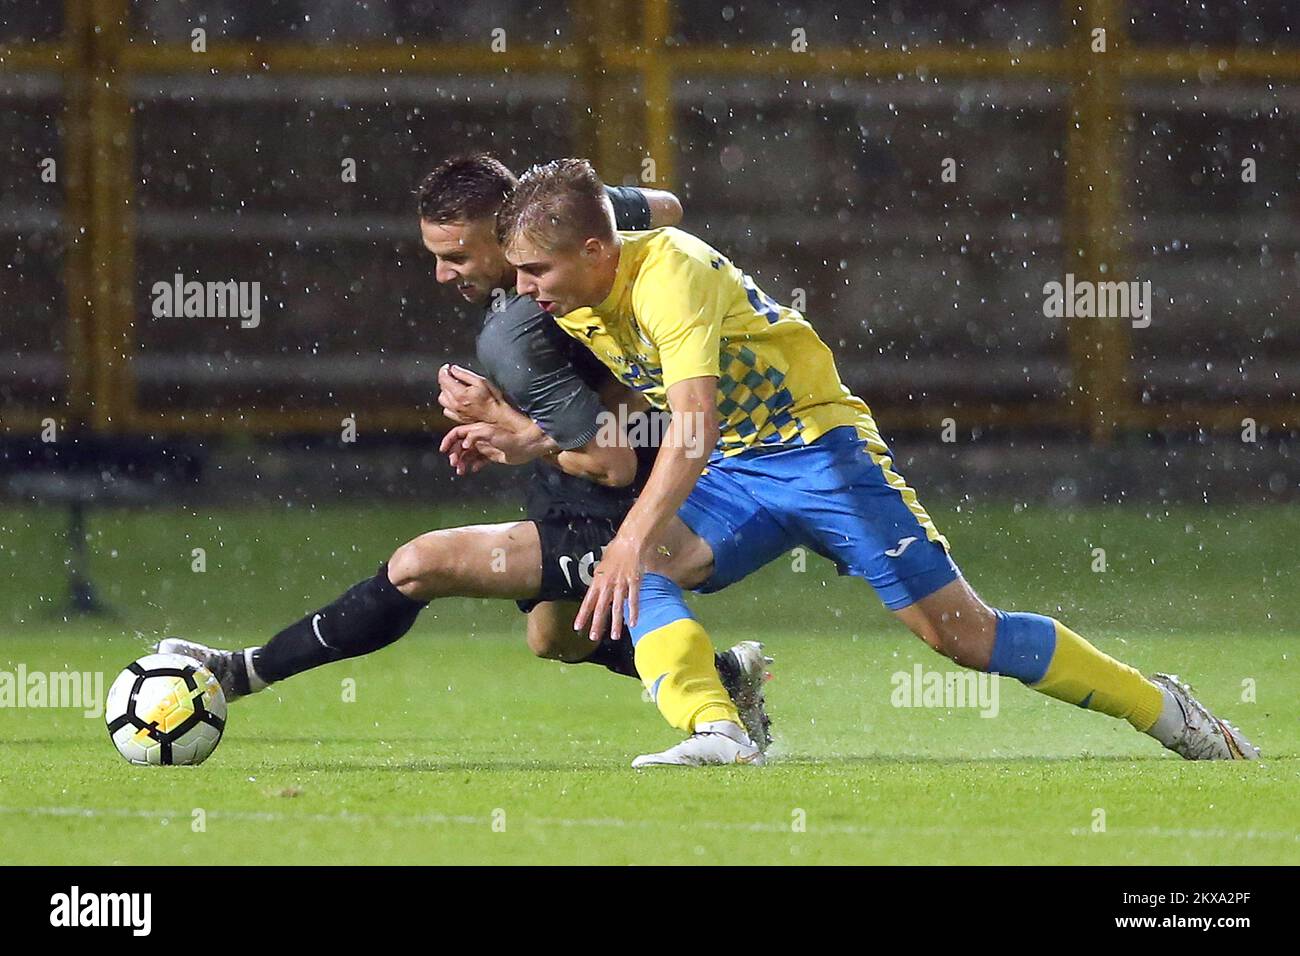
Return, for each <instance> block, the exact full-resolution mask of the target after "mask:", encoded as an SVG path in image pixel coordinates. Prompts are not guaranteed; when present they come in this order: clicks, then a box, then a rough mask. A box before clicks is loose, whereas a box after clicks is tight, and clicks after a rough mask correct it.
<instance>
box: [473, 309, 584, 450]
mask: <svg viewBox="0 0 1300 956" xmlns="http://www.w3.org/2000/svg"><path fill="white" fill-rule="evenodd" d="M527 308H528V309H529V310H530V311H531V312H535V313H536V314H535V315H531V314H530V315H528V316H525V317H522V318H521V317H519V316H500V317H496V318H495V320H494V321H489V322H488V324H487V325H486V326H485V327H484V329H483V331H482V332H481V333H480V334H479V337H478V361H479V365H480V366H481V367H482V368H483V369H484V374H486V375H487V377H488V378H490V379H491V380H492V381H494V382H496V384H497V385H498V386H499V387H500V388H501V390H502V391H503V392H505V394H506V396H507V397H508V398H509V399H510V401H511V403H512V404H514V405H515V406H516V407H518V408H519V410H520V411H522V412H523V413H524V414H525V415H527V416H528V417H529V418H531V419H532V420H533V421H535V422H536V423H537V424H538V426H539V427H540V428H541V429H542V431H544V432H545V433H546V434H547V436H549V437H550V438H551V439H553V440H554V441H555V443H556V444H557V445H559V446H560V448H562V449H564V450H565V451H572V450H573V449H575V448H581V447H582V446H583V445H585V444H587V443H588V442H589V441H591V440H592V439H593V438H595V437H596V433H597V432H598V431H599V430H600V421H599V415H600V413H601V411H602V410H603V406H602V405H601V402H600V396H599V395H598V394H597V392H596V389H597V388H598V387H599V384H598V382H596V381H593V380H590V379H591V378H592V376H591V375H590V374H589V375H587V376H584V375H583V374H580V369H579V368H578V367H577V366H576V365H575V363H574V362H573V356H572V355H571V354H570V349H569V348H568V347H567V346H568V343H569V342H570V341H571V340H570V339H569V337H568V336H567V335H565V334H564V333H563V332H562V331H560V329H559V328H558V327H556V326H555V323H553V322H552V321H550V318H549V317H548V316H547V315H546V313H544V312H541V311H538V310H537V308H536V306H535V305H533V303H532V301H531V300H527ZM574 344H576V343H574ZM601 372H602V373H603V372H604V370H603V367H602V369H601ZM606 374H607V373H606Z"/></svg>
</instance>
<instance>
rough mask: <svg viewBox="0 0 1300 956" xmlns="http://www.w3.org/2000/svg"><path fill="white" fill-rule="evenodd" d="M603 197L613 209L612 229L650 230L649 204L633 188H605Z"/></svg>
mask: <svg viewBox="0 0 1300 956" xmlns="http://www.w3.org/2000/svg"><path fill="white" fill-rule="evenodd" d="M605 195H606V196H608V197H609V201H610V204H611V205H612V206H613V207H614V228H615V229H620V230H623V231H632V232H635V231H638V230H640V231H644V230H646V229H649V228H650V202H649V200H647V199H646V198H645V193H643V192H642V191H641V190H639V189H637V188H636V187H635V186H606V187H605Z"/></svg>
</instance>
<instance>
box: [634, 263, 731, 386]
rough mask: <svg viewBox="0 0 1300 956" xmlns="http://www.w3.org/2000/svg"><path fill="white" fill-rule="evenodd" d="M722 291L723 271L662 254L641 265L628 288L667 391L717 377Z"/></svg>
mask: <svg viewBox="0 0 1300 956" xmlns="http://www.w3.org/2000/svg"><path fill="white" fill-rule="evenodd" d="M724 291H725V280H724V275H723V272H722V270H720V269H715V268H713V267H711V266H710V265H709V263H707V262H701V261H700V260H699V259H697V258H694V257H693V256H690V255H688V254H686V253H684V252H680V251H676V250H671V249H670V250H666V251H664V252H662V253H658V254H655V255H653V256H652V257H651V258H649V259H647V261H646V262H645V264H644V265H642V267H641V270H640V272H639V274H638V275H637V278H636V280H635V282H634V284H633V288H632V311H633V314H634V315H635V316H636V320H637V324H638V325H639V326H640V327H641V329H642V331H643V332H644V333H645V334H646V335H648V336H649V337H650V340H651V341H652V342H654V344H655V345H656V346H657V347H658V349H659V362H660V365H661V366H662V368H663V382H664V388H665V389H670V388H672V387H673V386H674V385H676V384H677V383H678V382H681V381H683V380H685V379H688V378H700V377H702V376H708V375H712V376H718V375H719V374H720V368H719V364H720V359H719V350H720V344H721V339H722V321H723V319H724V318H725V317H726V307H725V304H724V303H725V296H724Z"/></svg>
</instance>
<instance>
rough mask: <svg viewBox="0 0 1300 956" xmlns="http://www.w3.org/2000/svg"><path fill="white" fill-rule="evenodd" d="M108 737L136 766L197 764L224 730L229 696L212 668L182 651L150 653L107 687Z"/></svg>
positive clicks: (211, 748) (134, 662) (214, 747)
mask: <svg viewBox="0 0 1300 956" xmlns="http://www.w3.org/2000/svg"><path fill="white" fill-rule="evenodd" d="M104 720H105V722H106V723H107V724H108V736H109V737H110V738H111V739H112V741H113V745H114V746H115V747H117V750H118V753H120V754H121V755H122V756H123V757H124V758H126V759H127V760H128V761H130V762H131V763H134V764H140V765H141V766H160V765H168V764H199V763H203V761H205V760H207V759H208V757H209V756H211V754H212V751H214V750H216V749H217V744H219V743H220V742H221V734H222V732H223V731H224V730H225V729H226V695H225V694H223V693H222V692H221V684H220V683H218V682H217V679H216V677H214V676H213V674H212V672H211V671H210V670H208V669H207V668H206V667H204V666H203V665H202V664H200V663H199V662H198V661H195V660H193V659H191V658H188V657H182V656H181V655H180V654H150V655H148V656H147V657H142V658H140V659H139V660H138V661H133V662H132V663H130V664H128V665H127V666H126V670H124V671H122V673H121V674H119V675H118V676H117V680H115V681H113V686H112V687H110V688H109V689H108V700H107V702H106V704H105V707H104Z"/></svg>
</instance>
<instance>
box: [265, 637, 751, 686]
mask: <svg viewBox="0 0 1300 956" xmlns="http://www.w3.org/2000/svg"><path fill="white" fill-rule="evenodd" d="M582 663H584V664H599V665H600V666H601V667H604V668H605V669H606V670H611V671H613V672H614V673H615V674H622V675H623V676H624V677H635V678H637V679H638V680H640V679H641V675H640V674H638V673H637V672H636V648H635V646H634V645H633V644H632V640H631V638H629V637H627V636H624V638H623V639H622V640H621V641H611V640H610V639H609V638H608V637H603V638H601V639H600V643H599V644H597V645H596V649H595V650H594V651H592V652H591V656H590V657H584V658H583V659H582ZM713 664H714V666H715V667H717V668H718V673H719V674H720V675H721V676H722V678H723V681H724V682H725V681H726V679H727V678H728V677H729V676H733V672H735V671H737V668H736V665H735V663H734V661H733V659H732V658H731V657H729V656H727V655H723V654H718V653H715V654H714V655H713ZM258 673H261V668H259V669H258Z"/></svg>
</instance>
